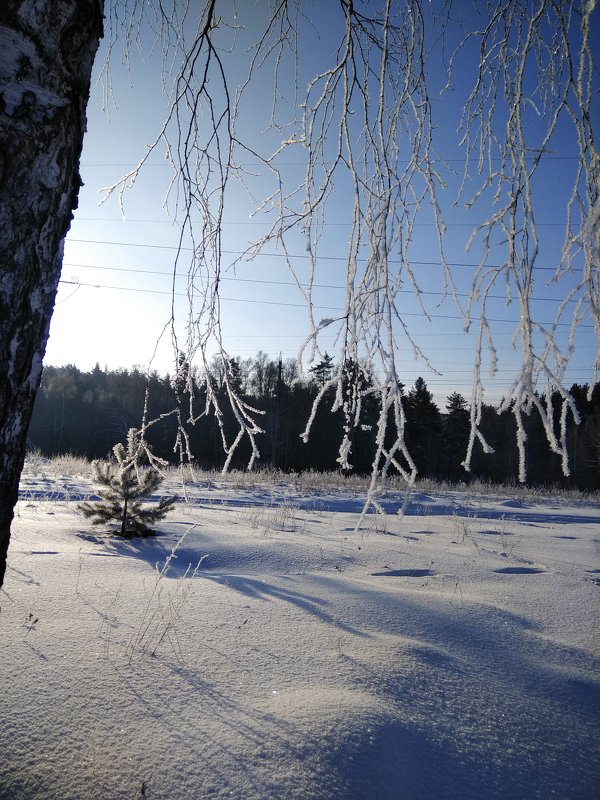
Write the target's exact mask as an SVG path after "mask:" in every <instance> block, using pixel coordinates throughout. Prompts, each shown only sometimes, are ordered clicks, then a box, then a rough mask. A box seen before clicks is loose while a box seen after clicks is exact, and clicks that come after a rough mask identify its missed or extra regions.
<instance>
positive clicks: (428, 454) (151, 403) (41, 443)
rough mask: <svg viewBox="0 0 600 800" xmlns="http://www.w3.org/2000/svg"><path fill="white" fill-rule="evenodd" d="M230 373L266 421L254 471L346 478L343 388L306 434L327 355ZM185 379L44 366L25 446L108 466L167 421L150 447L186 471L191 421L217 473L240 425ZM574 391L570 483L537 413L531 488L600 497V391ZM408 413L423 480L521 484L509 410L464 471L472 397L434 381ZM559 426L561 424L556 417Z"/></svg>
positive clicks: (368, 443)
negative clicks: (439, 398) (436, 389)
mask: <svg viewBox="0 0 600 800" xmlns="http://www.w3.org/2000/svg"><path fill="white" fill-rule="evenodd" d="M180 367H181V365H180ZM228 369H229V374H228V380H229V383H230V385H231V383H233V384H234V385H235V388H236V390H237V391H238V392H239V393H240V396H241V397H243V398H245V399H246V400H247V401H248V403H249V404H250V405H251V406H252V407H253V408H256V409H259V410H260V411H261V412H263V413H262V414H261V416H260V424H261V427H262V428H263V430H264V433H263V434H261V436H260V438H259V445H260V458H261V460H260V462H258V465H257V466H259V467H260V466H263V467H274V468H277V469H281V470H283V471H295V472H301V471H304V470H316V471H327V470H336V469H339V463H338V461H337V459H338V457H339V445H340V441H341V439H342V436H343V435H344V432H345V430H344V426H345V425H347V420H346V418H345V417H344V414H343V411H342V409H341V408H339V409H338V410H337V411H335V412H333V413H332V412H331V411H330V409H331V407H332V406H334V405H335V404H336V403H335V401H336V397H335V393H336V390H335V388H332V389H331V391H330V393H329V395H327V396H326V399H327V402H326V403H324V404H321V406H320V407H319V409H318V410H317V413H316V416H315V419H314V422H313V425H312V429H311V435H310V438H309V439H308V441H307V442H306V443H305V442H304V441H303V440H302V437H301V434H302V433H303V431H304V430H305V428H306V423H307V419H308V418H309V416H310V414H311V409H312V406H313V402H314V399H315V397H316V395H317V394H318V392H319V391H321V390H322V388H323V386H324V385H325V384H326V383H327V381H328V380H329V378H330V377H331V376H332V375H333V373H334V371H335V369H336V365H335V364H334V361H333V359H332V358H331V357H330V356H328V355H327V354H325V355H324V357H323V358H322V360H321V361H320V362H319V363H317V364H316V365H315V366H314V367H313V368H312V369H311V370H309V372H308V373H301V372H300V371H299V369H298V365H297V362H296V361H295V360H294V359H287V360H285V359H284V360H282V359H276V360H274V359H271V358H270V357H269V356H268V355H267V354H266V353H264V352H262V351H261V352H259V353H258V354H257V355H256V356H255V357H253V358H248V359H244V360H242V359H240V358H232V359H230V361H229V363H228ZM355 369H356V365H354V364H345V365H343V370H344V374H346V375H347V376H348V382H347V384H348V387H349V390H350V387H351V386H352V385H353V381H352V380H351V373H352V371H353V370H355ZM211 370H212V379H213V385H215V386H216V387H217V391H222V392H223V393H225V392H226V391H227V387H226V383H225V375H224V374H222V373H223V370H224V367H223V365H222V362H219V361H217V360H216V359H215V361H214V362H213V364H212V365H211ZM177 374H178V375H179V376H180V378H179V381H177V380H174V379H173V378H172V377H170V376H169V375H159V374H158V373H157V372H153V373H151V374H150V375H147V374H146V373H145V372H144V371H142V370H140V369H139V368H137V367H133V368H132V369H129V370H127V369H116V370H109V369H104V370H103V369H101V368H100V366H99V365H96V367H95V368H94V369H93V370H91V371H90V372H82V371H81V370H79V369H78V368H77V367H75V366H72V365H69V366H64V367H52V366H47V367H45V368H44V372H43V376H42V383H41V389H40V391H39V393H38V396H37V399H36V403H35V406H34V411H33V417H32V421H31V425H30V428H29V441H28V445H29V447H30V448H34V449H37V450H39V451H40V452H41V453H42V454H43V455H45V456H52V455H57V454H60V453H73V454H75V455H79V456H83V457H86V458H88V459H96V458H106V457H107V456H108V455H109V454H110V453H111V451H112V448H113V447H114V446H115V444H117V443H118V442H122V441H124V440H125V438H126V436H127V432H128V431H129V429H130V428H132V427H140V425H141V424H142V420H144V419H145V420H146V421H151V420H158V422H155V423H153V424H151V425H150V426H149V427H148V428H147V429H146V437H147V440H148V443H149V445H150V446H151V447H152V448H153V451H154V452H155V453H156V455H157V456H159V457H160V458H162V459H165V460H166V461H168V462H170V463H173V464H175V463H178V461H179V455H178V453H177V451H176V448H175V443H176V442H177V441H178V430H179V428H178V426H179V424H180V423H182V425H183V429H184V432H185V435H186V436H187V440H188V446H189V452H190V454H191V456H192V458H193V463H194V464H195V465H196V466H198V467H200V468H202V469H220V468H222V467H223V464H224V462H225V458H226V456H225V453H224V452H223V446H222V432H223V433H224V434H225V436H226V437H227V436H229V437H230V438H231V437H232V436H235V433H236V431H237V421H236V420H235V418H234V416H233V413H231V412H230V413H229V414H228V413H227V410H226V409H227V408H228V406H227V405H226V404H225V403H223V405H222V408H223V409H224V412H223V418H222V420H221V424H222V428H223V430H222V431H221V429H220V428H219V424H218V422H217V420H216V419H215V417H214V416H213V415H209V414H207V415H202V414H201V411H202V408H203V406H204V403H205V400H206V381H205V378H204V376H203V375H201V374H196V373H193V372H192V374H189V375H188V379H187V380H186V381H183V380H182V379H181V375H182V374H185V370H183V371H182V370H181V368H180V369H178V370H177ZM362 380H364V381H368V376H366V375H363V377H362ZM571 392H572V394H573V397H574V398H575V401H576V404H577V408H578V411H579V413H580V416H581V420H582V421H581V424H580V425H575V424H574V422H573V421H571V424H570V426H569V431H568V445H569V453H570V455H569V460H570V471H571V475H570V477H568V478H565V477H564V476H563V475H562V470H561V463H560V458H559V457H558V456H556V455H555V454H553V453H552V452H551V451H550V449H549V447H548V444H547V440H546V436H545V433H544V431H543V429H542V426H541V423H540V422H539V418H538V417H537V416H534V415H532V416H531V417H528V418H526V420H525V425H526V434H527V442H526V458H527V480H528V483H530V484H532V485H550V484H562V485H567V486H572V487H576V488H580V489H598V488H600V384H596V385H595V386H594V388H593V391H592V392H591V395H590V399H588V397H587V394H588V387H587V385H582V386H579V385H577V384H575V385H574V386H573V387H572V389H571ZM342 399H343V398H342ZM367 399H368V397H367ZM338 400H339V398H338ZM190 401H191V403H192V407H193V408H194V411H195V415H200V419H199V420H198V421H197V422H196V423H195V424H194V425H191V424H189V422H187V419H188V417H189V408H190ZM338 405H339V403H338ZM403 405H404V410H405V415H406V442H407V445H408V449H409V452H410V454H411V456H412V458H413V459H414V462H415V464H416V466H417V469H418V474H419V477H431V478H437V479H440V480H447V481H452V482H459V481H468V480H469V479H470V478H472V477H477V478H480V479H483V480H489V481H492V482H495V483H504V482H510V481H512V480H516V479H517V476H518V453H517V448H516V444H515V421H514V417H513V415H512V414H511V413H510V410H509V409H507V410H506V411H504V412H503V413H501V414H498V413H497V410H496V408H495V407H493V406H490V405H485V406H484V408H483V414H482V430H483V431H484V433H485V436H486V439H487V441H488V442H489V443H490V445H491V446H492V447H493V448H494V451H495V452H494V453H493V454H491V455H486V454H484V453H483V452H482V451H481V449H479V450H477V449H476V452H475V455H474V459H473V463H472V470H471V472H470V473H467V472H465V470H464V468H463V467H462V464H461V462H462V460H463V459H464V456H465V451H466V447H467V441H468V437H469V406H468V403H467V401H466V400H465V398H464V397H463V396H462V395H461V394H459V393H458V392H453V393H452V394H450V395H449V396H448V398H447V400H446V403H445V405H444V407H443V408H439V407H438V405H436V403H435V402H434V400H433V395H432V393H431V392H430V391H429V389H428V388H427V384H426V382H425V381H424V380H423V379H422V378H418V379H417V380H416V381H415V383H414V385H413V386H412V387H408V386H407V387H405V388H404V392H403ZM379 414H380V408H379V404H378V400H377V398H376V397H375V396H373V399H372V400H371V401H370V402H365V403H363V407H362V411H361V418H360V420H358V421H356V423H357V424H355V426H354V428H353V429H352V430H350V431H346V432H347V433H348V435H349V439H350V442H351V445H352V450H351V454H350V458H349V461H350V463H351V464H352V466H353V470H354V472H356V473H359V474H369V473H370V472H371V469H372V462H373V454H374V450H375V446H376V445H375V436H376V428H375V425H376V421H377V419H378V416H379ZM555 422H556V425H557V426H558V419H557V420H556V421H555ZM389 435H390V436H392V435H394V431H393V430H392V431H391V432H390V434H389ZM249 455H250V453H249V446H247V445H245V443H243V444H242V445H240V448H239V449H238V451H236V453H235V457H234V459H233V461H232V463H231V466H232V467H233V468H237V469H243V468H245V466H246V464H247V462H248V459H249Z"/></svg>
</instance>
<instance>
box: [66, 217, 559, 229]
mask: <svg viewBox="0 0 600 800" xmlns="http://www.w3.org/2000/svg"><path fill="white" fill-rule="evenodd" d="M75 219H76V221H77V222H119V223H123V222H125V223H136V224H143V225H173V224H174V222H175V221H174V220H172V219H130V218H129V217H126V218H125V219H123V218H121V217H80V216H76V217H75ZM191 222H192V224H197V225H201V224H202V221H201V220H191ZM221 224H222V225H223V226H227V225H236V226H238V225H264V224H265V223H264V222H261V221H259V220H224V221H223V222H222V223H221ZM351 224H352V223H350V222H320V223H319V226H323V227H338V228H340V227H344V228H347V227H349V226H350V225H351ZM480 224H481V223H474V222H447V221H446V220H444V226H445V227H446V228H476V227H478V225H480ZM535 224H536V227H537V228H564V227H565V225H566V223H565V222H536V223H535ZM412 227H414V228H435V227H437V225H436V223H435V222H413V223H412Z"/></svg>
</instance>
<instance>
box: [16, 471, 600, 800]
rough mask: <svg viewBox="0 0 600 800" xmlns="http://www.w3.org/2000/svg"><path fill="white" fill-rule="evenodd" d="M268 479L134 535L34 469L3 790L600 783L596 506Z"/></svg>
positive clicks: (25, 488)
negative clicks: (377, 494) (102, 522)
mask: <svg viewBox="0 0 600 800" xmlns="http://www.w3.org/2000/svg"><path fill="white" fill-rule="evenodd" d="M257 481H259V482H257V484H256V485H255V486H248V487H247V488H242V489H239V488H237V489H236V488H232V486H231V485H230V484H226V483H223V484H218V483H215V482H214V481H213V482H211V483H209V484H207V483H206V482H197V483H194V484H193V485H191V486H189V487H188V498H187V502H181V503H179V504H178V505H177V506H176V509H175V511H174V512H172V513H171V514H170V515H169V517H168V518H167V519H166V520H165V521H164V522H163V523H161V526H160V528H161V531H162V532H163V535H161V536H159V537H157V538H154V539H137V540H131V541H123V540H119V539H118V538H116V537H114V536H106V535H104V534H103V532H102V531H100V530H98V529H93V528H91V527H90V526H89V525H88V523H87V522H86V521H85V520H84V519H83V518H82V517H81V516H80V515H79V514H78V513H77V511H76V500H77V499H78V498H80V497H82V496H85V495H89V494H90V493H91V492H92V491H93V489H92V486H91V484H90V483H88V482H86V480H85V479H75V478H69V477H66V478H56V477H52V476H50V477H48V476H44V475H43V474H42V473H39V474H33V473H31V472H30V473H29V474H28V475H26V476H25V477H24V479H23V481H22V489H21V500H20V502H19V504H18V510H17V517H16V520H15V523H14V528H13V536H12V541H11V545H10V551H9V568H8V572H7V578H6V583H5V588H4V590H3V592H2V593H1V594H0V606H1V611H0V639H1V647H0V674H1V681H2V684H1V689H0V797H1V798H2V800H55V799H56V800H75V799H77V800H87V799H88V798H90V799H91V798H102V800H120V799H121V798H123V799H124V800H125V798H127V800H134V799H135V798H142V797H143V798H148V799H149V800H158V799H159V798H160V799H161V800H185V799H186V798H189V799H190V800H198V799H199V798H219V799H220V798H232V797H233V798H239V800H280V799H283V798H286V799H289V800H300V799H302V800H333V798H337V799H341V798H352V799H353V800H354V799H355V800H359V799H360V800H370V799H373V800H375V798H377V800H392V799H393V800H400V799H401V798H402V800H417V798H428V799H431V800H437V798H444V800H448V799H449V798H456V800H469V799H470V798H478V799H481V800H484V799H485V800H487V799H488V798H511V800H516V799H519V798H523V799H524V800H529V798H540V799H543V800H546V799H547V798H560V799H561V800H565V799H566V798H572V799H573V800H585V798H590V800H591V798H597V797H598V796H599V794H598V792H599V787H600V763H599V762H600V756H599V749H598V748H599V744H598V743H599V738H598V733H599V731H598V727H599V726H598V722H599V719H600V670H599V659H598V644H599V641H598V636H597V630H598V628H597V625H598V611H599V602H598V601H599V592H600V568H599V567H600V564H599V563H598V545H599V542H600V504H598V503H593V502H584V501H579V502H578V501H575V500H572V501H565V500H560V499H554V500H552V499H546V500H544V499H536V500H530V501H527V500H523V499H520V500H517V499H508V498H507V497H501V496H497V497H493V496H489V495H487V496H478V495H475V494H470V495H467V494H458V493H451V492H443V493H439V494H435V495H424V494H415V495H413V497H412V499H411V502H410V504H409V506H408V509H407V513H406V515H405V516H404V517H403V518H399V517H398V516H396V515H394V514H393V513H392V512H395V511H396V510H397V509H398V508H399V507H400V505H401V503H402V499H403V498H402V496H401V495H400V494H397V495H393V494H390V495H389V496H388V498H387V500H386V508H387V510H388V511H389V512H390V514H389V515H388V516H385V517H383V516H374V515H369V517H368V518H367V529H364V530H362V531H356V529H355V528H356V524H357V520H358V519H359V516H360V511H361V508H362V502H363V500H364V495H361V494H360V493H358V492H352V491H343V490H342V489H340V488H333V489H330V490H323V491H317V490H316V489H313V490H310V491H308V490H300V489H298V488H297V487H296V486H295V485H286V484H285V483H283V482H267V483H260V478H257ZM168 490H172V491H175V486H174V485H172V486H171V485H169V486H168V487H167V491H168ZM173 548H175V551H174V553H173V555H172V557H171V556H170V554H171V551H172V549H173Z"/></svg>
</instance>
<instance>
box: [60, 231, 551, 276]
mask: <svg viewBox="0 0 600 800" xmlns="http://www.w3.org/2000/svg"><path fill="white" fill-rule="evenodd" d="M67 242H73V243H76V244H99V245H109V246H111V247H145V248H149V249H152V250H175V251H176V252H189V253H193V252H194V248H193V247H178V246H177V245H168V244H148V243H146V242H144V243H136V242H109V241H100V240H98V239H71V238H67ZM221 253H223V254H224V255H233V256H244V255H247V251H244V250H221ZM260 256H261V258H286V257H288V258H292V259H303V260H307V261H308V260H310V259H311V256H310V255H306V253H287V254H286V253H260ZM317 260H319V261H346V260H347V259H346V258H345V257H344V256H319V257H318V259H317ZM357 260H358V261H366V260H367V259H366V258H359V259H357ZM401 263H402V261H399V260H398V259H388V264H401ZM410 263H411V264H416V265H419V266H429V267H440V266H442V264H441V262H440V261H420V260H416V259H411V260H410ZM445 263H446V265H447V266H449V267H469V268H478V267H480V266H481V264H475V263H468V262H464V261H446V262H445ZM485 266H486V268H489V269H502V268H503V267H502V264H486V265H485ZM535 270H536V272H542V271H543V272H556V267H539V266H536V267H535Z"/></svg>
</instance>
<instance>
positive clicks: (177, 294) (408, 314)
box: [59, 280, 593, 329]
mask: <svg viewBox="0 0 600 800" xmlns="http://www.w3.org/2000/svg"><path fill="white" fill-rule="evenodd" d="M59 283H61V284H65V285H67V286H81V287H86V288H88V289H110V290H113V291H122V292H138V293H140V294H160V295H169V297H173V296H174V297H188V296H189V295H188V294H187V293H184V292H167V291H165V290H163V289H140V288H139V287H133V286H108V285H107V284H99V283H81V282H80V281H67V280H60V281H59ZM219 299H220V300H222V301H226V302H229V303H249V304H250V305H265V306H282V307H285V308H304V309H305V308H306V304H305V303H285V302H279V301H276V300H249V299H248V298H245V297H223V296H220V297H219ZM313 308H314V309H318V310H319V311H340V312H345V311H346V309H345V308H342V307H341V306H317V305H314V306H313ZM400 316H401V317H421V318H423V317H424V316H425V315H424V314H423V312H422V311H403V312H401V313H400ZM428 316H429V317H431V319H453V320H460V319H462V317H460V316H459V315H458V314H434V313H433V314H429V315H428ZM480 319H481V318H480V317H471V322H479V321H480ZM486 319H487V321H488V322H505V323H509V324H511V325H514V324H515V323H516V320H514V319H507V318H504V319H500V318H497V317H486ZM537 324H538V325H547V326H554V325H556V326H557V327H559V326H560V327H566V328H569V327H571V323H569V322H537ZM592 327H593V326H592V325H579V328H585V329H587V328H589V329H592Z"/></svg>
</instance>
